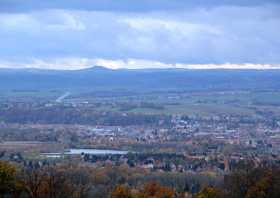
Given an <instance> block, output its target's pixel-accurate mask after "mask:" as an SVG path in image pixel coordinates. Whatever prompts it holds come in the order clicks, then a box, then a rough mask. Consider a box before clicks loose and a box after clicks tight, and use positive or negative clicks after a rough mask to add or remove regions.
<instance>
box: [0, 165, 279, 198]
mask: <svg viewBox="0 0 280 198" xmlns="http://www.w3.org/2000/svg"><path fill="white" fill-rule="evenodd" d="M279 185H280V168H279V167H262V168H250V167H249V166H246V167H243V168H242V169H237V170H235V171H234V172H232V173H231V174H229V175H226V176H224V179H223V180H222V182H217V181H214V180H211V179H210V176H207V177H206V176H204V177H202V176H200V177H199V176H198V175H190V174H185V175H182V174H166V173H157V174H154V173H148V172H146V171H143V170H139V169H129V168H128V167H125V166H124V167H112V166H108V167H105V168H102V169H97V168H93V167H88V166H85V165H77V164H75V163H67V164H60V165H47V166H40V167H19V166H18V165H17V166H15V165H12V164H9V163H8V162H3V161H0V197H1V198H2V197H31V198H64V197H65V198H72V197H73V198H82V197H85V198H86V197H94V198H107V197H108V198H110V197H111V198H184V197H185V198H186V197H189V198H224V197H227V198H279V197H280V189H279Z"/></svg>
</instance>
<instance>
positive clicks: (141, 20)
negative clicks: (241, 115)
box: [0, 0, 280, 69]
mask: <svg viewBox="0 0 280 198" xmlns="http://www.w3.org/2000/svg"><path fill="white" fill-rule="evenodd" d="M95 65H98V66H105V67H108V68H112V69H117V68H130V69H139V68H140V69H141V68H191V69H208V68H213V69H216V68H229V69H235V68H237V69H271V68H272V69H278V68H280V1H279V0H141V1H140V0H139V1H136V0H46V1H38V0H0V68H41V69H82V68H88V67H92V66H95Z"/></svg>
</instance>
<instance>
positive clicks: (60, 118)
mask: <svg viewBox="0 0 280 198" xmlns="http://www.w3.org/2000/svg"><path fill="white" fill-rule="evenodd" d="M1 121H4V122H6V123H20V124H26V123H40V124H85V125H107V126H131V125H157V124H158V123H159V122H160V121H161V123H166V124H168V123H169V122H170V118H169V117H168V116H165V115H147V114H139V113H119V112H98V111H95V110H94V109H90V108H89V109H86V108H81V109H78V108H73V107H60V106H54V107H42V108H18V107H14V108H8V109H5V108H3V109H0V122H1ZM162 121H164V122H162ZM169 124H170V123H169Z"/></svg>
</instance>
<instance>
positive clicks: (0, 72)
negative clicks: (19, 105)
mask: <svg viewBox="0 0 280 198" xmlns="http://www.w3.org/2000/svg"><path fill="white" fill-rule="evenodd" d="M279 88H280V70H189V69H140V70H129V69H119V70H110V69H106V68H103V67H92V68H90V69H84V70H75V71H69V70H68V71H65V70H64V71H58V70H39V69H0V90H2V91H3V90H19V91H20V90H41V91H42V90H53V89H55V90H81V91H82V90H85V91H86V90H87V91H93V90H102V91H104V90H108V91H110V90H123V91H125V90H127V91H144V92H145V91H153V90H157V91H164V90H176V91H182V90H185V91H202V90H204V91H205V90H211V91H216V90H217V91H222V90H266V89H270V90H278V89H279Z"/></svg>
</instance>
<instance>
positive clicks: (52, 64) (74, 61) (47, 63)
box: [0, 57, 280, 70]
mask: <svg viewBox="0 0 280 198" xmlns="http://www.w3.org/2000/svg"><path fill="white" fill-rule="evenodd" d="M93 66H103V67H107V68H110V69H122V68H126V69H148V68H153V69H167V68H173V69H174V68H177V69H258V70H259V69H261V70H262V69H280V65H272V64H252V63H245V64H232V63H225V64H183V63H175V64H169V63H164V62H160V61H154V60H144V59H125V60H122V59H117V60H110V59H90V58H75V57H67V58H56V59H44V60H43V59H31V60H29V61H27V62H25V63H22V62H21V63H17V62H9V61H0V68H38V69H55V70H78V69H86V68H90V67H93Z"/></svg>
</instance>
